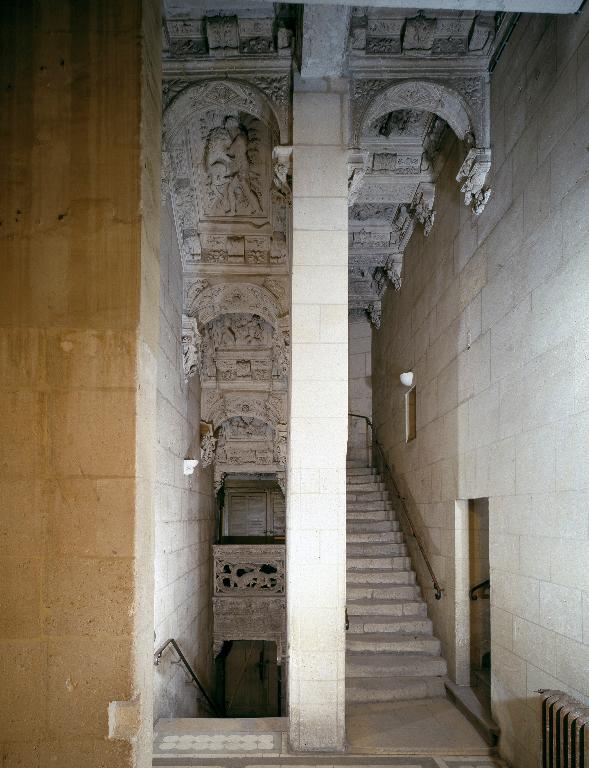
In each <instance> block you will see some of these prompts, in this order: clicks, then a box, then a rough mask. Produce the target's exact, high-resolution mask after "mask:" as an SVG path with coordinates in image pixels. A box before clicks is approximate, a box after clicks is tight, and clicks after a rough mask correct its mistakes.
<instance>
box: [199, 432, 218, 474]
mask: <svg viewBox="0 0 589 768" xmlns="http://www.w3.org/2000/svg"><path fill="white" fill-rule="evenodd" d="M216 444H217V440H216V438H215V436H214V435H213V432H212V431H210V432H206V433H205V434H204V435H203V437H202V439H201V441H200V465H201V467H208V466H209V465H210V464H212V463H213V459H214V458H215V446H216Z"/></svg>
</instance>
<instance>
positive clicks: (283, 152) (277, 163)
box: [272, 146, 292, 200]
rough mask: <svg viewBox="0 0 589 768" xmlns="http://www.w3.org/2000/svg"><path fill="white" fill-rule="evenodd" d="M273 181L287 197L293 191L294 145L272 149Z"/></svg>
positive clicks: (288, 197)
mask: <svg viewBox="0 0 589 768" xmlns="http://www.w3.org/2000/svg"><path fill="white" fill-rule="evenodd" d="M272 169H273V179H272V181H273V183H274V186H275V187H276V189H277V190H278V191H279V192H280V194H281V195H283V196H284V197H285V198H287V199H288V200H290V196H291V192H292V147H285V146H278V147H274V149H273V150H272Z"/></svg>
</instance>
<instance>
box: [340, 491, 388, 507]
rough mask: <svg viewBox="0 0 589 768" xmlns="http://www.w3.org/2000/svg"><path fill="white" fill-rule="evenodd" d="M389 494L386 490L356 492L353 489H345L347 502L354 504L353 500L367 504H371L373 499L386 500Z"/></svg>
mask: <svg viewBox="0 0 589 768" xmlns="http://www.w3.org/2000/svg"><path fill="white" fill-rule="evenodd" d="M388 499H389V494H388V493H387V492H386V491H378V490H377V491H362V492H361V493H356V492H355V491H350V489H349V488H348V490H347V491H346V500H347V502H348V504H354V503H355V502H362V503H363V504H366V505H369V504H372V502H373V501H388Z"/></svg>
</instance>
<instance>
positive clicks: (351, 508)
mask: <svg viewBox="0 0 589 768" xmlns="http://www.w3.org/2000/svg"><path fill="white" fill-rule="evenodd" d="M346 508H347V510H348V512H366V513H367V514H370V513H372V512H375V511H376V510H380V509H387V510H388V509H391V510H392V508H393V505H392V504H391V502H390V501H386V500H385V499H378V500H377V501H370V502H365V501H347V502H346Z"/></svg>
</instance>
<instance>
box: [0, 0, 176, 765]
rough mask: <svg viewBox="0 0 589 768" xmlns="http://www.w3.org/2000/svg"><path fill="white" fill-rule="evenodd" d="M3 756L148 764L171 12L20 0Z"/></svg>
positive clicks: (1, 613) (8, 294)
mask: <svg viewBox="0 0 589 768" xmlns="http://www.w3.org/2000/svg"><path fill="white" fill-rule="evenodd" d="M0 34H1V40H0V48H1V50H2V56H1V57H0V59H1V61H0V67H1V73H0V77H1V80H2V83H3V86H2V88H1V89H0V110H1V112H2V115H3V120H2V127H1V128H0V132H1V135H2V142H1V143H2V158H1V161H0V162H1V169H0V177H1V178H2V184H1V197H0V221H1V222H2V224H1V227H0V275H1V277H0V388H1V390H2V392H1V396H0V435H1V438H0V510H1V512H0V584H1V585H2V586H1V595H0V681H1V682H0V713H1V714H2V716H1V718H0V745H1V746H0V754H1V756H2V757H1V760H2V764H3V765H10V766H23V767H24V766H26V768H40V767H41V766H60V768H79V766H82V765H83V766H86V768H98V766H117V768H126V767H127V766H147V765H149V764H151V736H152V729H151V727H152V717H151V702H152V696H151V686H152V678H153V664H152V655H151V654H152V648H153V556H152V545H153V526H152V519H153V514H152V513H153V508H152V498H153V494H152V489H153V479H154V472H155V449H154V443H155V376H156V359H157V336H158V282H159V265H158V258H159V253H158V250H159V247H158V245H159V177H160V173H159V163H160V141H161V82H160V79H161V78H160V62H161V56H160V48H161V21H160V9H159V6H158V4H157V3H155V2H150V1H149V0H145V1H144V2H139V1H138V0H137V1H133V0H130V1H129V2H125V3H112V2H104V3H99V4H88V3H77V2H68V0H55V1H54V2H39V3H37V2H27V1H26V0H25V2H22V3H18V4H10V3H9V4H6V3H3V4H2V6H1V8H0Z"/></svg>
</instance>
